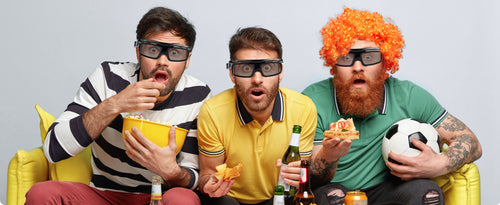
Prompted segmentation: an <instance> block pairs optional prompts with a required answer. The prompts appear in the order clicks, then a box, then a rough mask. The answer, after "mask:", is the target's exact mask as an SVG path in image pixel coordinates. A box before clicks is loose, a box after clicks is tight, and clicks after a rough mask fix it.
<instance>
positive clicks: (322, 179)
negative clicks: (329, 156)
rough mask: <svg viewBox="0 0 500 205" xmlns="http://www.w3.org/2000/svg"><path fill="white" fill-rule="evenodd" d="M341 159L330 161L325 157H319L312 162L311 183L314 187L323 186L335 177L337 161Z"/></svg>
mask: <svg viewBox="0 0 500 205" xmlns="http://www.w3.org/2000/svg"><path fill="white" fill-rule="evenodd" d="M338 162H339V161H338V160H336V161H333V162H328V161H327V160H325V159H323V158H317V159H315V160H313V163H311V170H313V171H312V175H311V185H312V187H315V188H316V187H319V186H322V185H324V184H326V183H328V182H330V180H331V179H332V178H333V176H334V174H335V170H336V169H337V163H338Z"/></svg>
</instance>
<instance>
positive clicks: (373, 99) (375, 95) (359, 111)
mask: <svg viewBox="0 0 500 205" xmlns="http://www.w3.org/2000/svg"><path fill="white" fill-rule="evenodd" d="M356 79H363V80H365V81H366V83H367V86H368V87H367V88H368V89H364V90H357V89H354V88H353V87H352V84H353V83H354V80H356ZM385 79H386V75H385V73H384V72H381V73H380V75H379V76H378V78H377V79H375V80H369V79H367V78H366V77H365V76H364V75H363V74H355V75H354V76H353V77H352V78H351V79H349V80H348V81H345V82H342V80H340V79H339V78H338V77H337V76H334V77H333V84H334V86H335V90H336V92H337V93H336V95H337V101H338V102H337V103H338V105H339V107H340V111H341V112H342V114H347V115H355V116H360V117H363V118H365V117H366V116H368V115H369V114H371V113H372V112H373V111H375V110H376V109H377V108H379V107H380V105H381V104H382V97H383V94H384V83H385Z"/></svg>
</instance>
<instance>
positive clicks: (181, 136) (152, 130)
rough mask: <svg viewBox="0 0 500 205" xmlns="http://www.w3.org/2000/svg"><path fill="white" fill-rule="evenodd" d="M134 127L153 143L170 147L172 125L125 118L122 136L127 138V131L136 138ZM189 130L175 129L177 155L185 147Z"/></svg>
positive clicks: (136, 118)
mask: <svg viewBox="0 0 500 205" xmlns="http://www.w3.org/2000/svg"><path fill="white" fill-rule="evenodd" d="M132 127H136V128H137V129H139V131H141V133H142V134H143V135H144V136H145V137H146V138H148V139H149V140H150V141H151V142H153V143H155V144H156V145H158V146H160V147H166V146H167V145H168V139H169V136H168V133H169V132H170V128H171V127H172V126H171V125H166V124H162V123H157V122H152V121H149V120H145V119H141V117H133V116H132V117H124V118H123V128H122V136H123V138H126V137H125V130H128V131H129V132H130V134H132V136H134V137H136V136H135V134H134V132H133V131H132ZM187 132H188V130H186V129H182V128H180V127H175V143H176V144H177V150H175V153H179V151H180V150H181V148H182V146H183V145H184V140H186V135H187Z"/></svg>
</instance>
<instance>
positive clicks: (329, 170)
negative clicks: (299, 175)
mask: <svg viewBox="0 0 500 205" xmlns="http://www.w3.org/2000/svg"><path fill="white" fill-rule="evenodd" d="M351 144H352V140H344V141H342V142H340V139H338V138H328V137H325V138H324V139H323V142H322V144H321V145H315V146H314V147H313V153H312V157H311V158H312V160H311V173H312V174H311V186H312V187H313V189H314V188H316V187H319V186H322V185H325V184H327V183H329V182H330V181H331V180H332V179H333V176H334V175H335V172H336V171H337V164H338V162H339V158H340V157H342V156H344V155H346V154H347V152H349V149H350V148H351Z"/></svg>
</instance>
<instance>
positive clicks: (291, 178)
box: [276, 159, 300, 187]
mask: <svg viewBox="0 0 500 205" xmlns="http://www.w3.org/2000/svg"><path fill="white" fill-rule="evenodd" d="M282 164H283V163H282V162H281V159H277V160H276V167H278V168H281V165H282ZM281 177H282V178H283V181H284V182H285V183H286V184H288V185H290V186H294V187H299V183H300V182H299V180H300V161H295V162H290V163H288V166H286V167H283V169H282V170H281Z"/></svg>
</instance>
